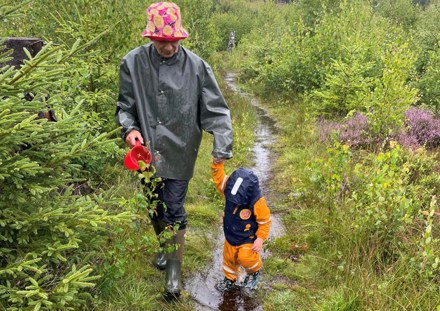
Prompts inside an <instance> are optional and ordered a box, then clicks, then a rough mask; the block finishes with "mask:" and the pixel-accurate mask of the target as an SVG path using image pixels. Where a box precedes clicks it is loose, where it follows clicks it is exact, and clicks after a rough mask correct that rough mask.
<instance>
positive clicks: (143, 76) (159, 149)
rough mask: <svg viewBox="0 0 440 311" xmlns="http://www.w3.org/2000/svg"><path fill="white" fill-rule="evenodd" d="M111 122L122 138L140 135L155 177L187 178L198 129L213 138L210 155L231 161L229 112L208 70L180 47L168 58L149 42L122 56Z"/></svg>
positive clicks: (191, 164)
mask: <svg viewBox="0 0 440 311" xmlns="http://www.w3.org/2000/svg"><path fill="white" fill-rule="evenodd" d="M116 122H117V123H118V124H119V125H121V126H122V136H123V138H124V139H125V137H126V135H127V134H128V133H129V132H130V131H132V130H135V129H136V130H138V131H140V132H141V133H142V135H143V137H144V140H145V144H146V145H147V146H148V147H149V148H150V150H151V151H152V154H153V162H152V164H153V165H155V167H156V170H157V176H160V177H164V178H171V179H180V180H189V179H190V178H191V177H192V176H193V172H194V165H195V161H196V158H197V153H198V149H199V146H200V142H201V139H202V130H204V131H206V132H208V133H211V134H212V135H213V136H214V144H213V151H212V156H213V157H216V158H224V159H228V158H231V157H232V138H233V133H232V125H231V118H230V113H229V108H228V106H227V104H226V102H225V100H224V98H223V95H222V94H221V91H220V89H219V87H218V84H217V82H216V80H215V77H214V74H213V72H212V69H211V68H210V67H209V65H208V64H207V63H206V62H205V61H203V60H202V59H201V58H200V57H198V56H197V55H195V54H194V53H192V52H191V51H189V50H187V49H185V48H183V47H182V46H179V50H178V52H177V53H176V54H175V55H174V56H173V57H171V58H168V59H166V58H162V57H161V56H160V55H159V54H158V53H157V51H156V49H155V48H154V45H153V44H151V43H149V44H147V45H144V46H141V47H138V48H136V49H134V50H132V51H131V52H129V53H128V54H127V55H126V56H125V57H124V58H123V60H122V63H121V68H120V77H119V97H118V103H117V109H116Z"/></svg>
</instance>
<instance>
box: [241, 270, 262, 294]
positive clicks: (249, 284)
mask: <svg viewBox="0 0 440 311" xmlns="http://www.w3.org/2000/svg"><path fill="white" fill-rule="evenodd" d="M259 280H260V270H258V271H257V272H254V273H252V274H248V275H246V277H245V279H244V282H243V286H244V287H245V288H249V289H255V288H257V284H258V281H259Z"/></svg>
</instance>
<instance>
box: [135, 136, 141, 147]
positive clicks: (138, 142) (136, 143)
mask: <svg viewBox="0 0 440 311" xmlns="http://www.w3.org/2000/svg"><path fill="white" fill-rule="evenodd" d="M134 145H135V146H142V144H141V141H140V140H139V139H137V138H136V141H135V143H134Z"/></svg>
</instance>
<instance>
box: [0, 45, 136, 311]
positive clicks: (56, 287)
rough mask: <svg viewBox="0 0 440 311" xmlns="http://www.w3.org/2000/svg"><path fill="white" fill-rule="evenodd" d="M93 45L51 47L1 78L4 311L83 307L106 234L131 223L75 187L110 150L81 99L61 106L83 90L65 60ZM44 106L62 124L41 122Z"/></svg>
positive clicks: (0, 275) (101, 195) (103, 194)
mask: <svg viewBox="0 0 440 311" xmlns="http://www.w3.org/2000/svg"><path fill="white" fill-rule="evenodd" d="M93 42H94V41H93V40H92V41H90V42H87V43H85V44H81V43H80V42H79V41H78V42H76V43H75V44H74V45H73V46H72V48H71V49H69V50H66V49H65V48H64V47H63V46H54V45H53V44H52V43H48V44H47V45H46V46H45V47H44V48H43V49H42V50H41V51H40V52H39V53H38V55H37V56H36V57H35V58H33V59H31V58H30V54H29V53H28V56H29V59H28V60H25V62H24V65H23V66H22V67H21V68H20V69H19V70H17V69H14V68H12V67H9V66H4V67H3V68H2V72H1V73H0V89H1V94H0V97H1V98H2V101H1V102H0V110H1V111H2V118H1V122H0V163H1V165H0V189H1V190H0V192H1V196H0V223H1V226H0V240H1V254H2V256H1V258H0V293H1V294H0V297H1V301H2V305H4V306H5V307H6V308H7V309H8V310H39V309H40V308H41V309H45V310H67V309H71V308H79V307H80V306H81V305H84V303H85V302H86V301H87V300H90V298H91V296H90V295H89V294H87V289H88V288H90V287H92V286H94V283H95V281H96V279H97V278H98V276H97V275H96V273H95V272H93V270H94V269H93V268H92V266H91V265H90V264H92V263H93V262H95V261H96V260H98V259H99V258H100V257H102V254H100V253H99V248H100V246H101V245H102V244H103V242H104V241H105V236H104V235H103V234H102V233H103V232H105V231H106V230H108V227H112V226H114V225H116V224H118V223H123V222H126V221H127V220H128V219H129V218H130V217H129V214H127V213H119V214H118V213H109V212H108V211H107V209H108V208H110V207H114V206H115V205H116V202H115V201H113V199H112V198H111V195H110V192H107V191H106V190H105V189H99V191H97V192H95V193H90V194H89V195H81V192H82V191H81V190H79V189H78V188H77V187H78V186H80V183H81V182H82V181H83V180H84V177H85V176H89V174H88V173H86V172H85V171H84V167H82V165H81V163H87V162H89V161H93V159H97V158H99V157H102V156H104V151H103V150H106V149H107V150H109V149H110V150H111V149H112V147H111V146H112V145H113V144H114V142H113V141H112V139H110V137H111V133H105V132H103V133H100V132H93V133H91V132H89V131H88V129H89V125H90V123H89V122H88V121H87V120H85V119H83V118H82V114H81V109H82V107H81V103H82V100H81V99H78V100H77V101H76V102H72V103H71V105H65V104H66V102H65V99H64V96H63V86H64V85H67V84H69V85H71V86H72V87H75V86H78V85H79V84H80V83H79V82H78V81H76V80H72V79H71V77H69V76H68V75H66V74H65V73H66V68H68V61H69V60H71V59H72V58H73V57H74V55H75V54H76V53H78V52H79V51H80V50H81V49H85V48H87V47H88V46H89V45H90V44H92V43H93ZM25 94H29V95H30V96H31V97H32V100H30V101H29V99H26V96H25ZM48 107H52V108H53V109H55V110H56V111H57V112H58V115H57V117H58V119H59V121H58V122H47V120H46V119H39V118H38V117H37V114H38V112H40V111H45V110H47V109H48ZM88 192H90V191H88Z"/></svg>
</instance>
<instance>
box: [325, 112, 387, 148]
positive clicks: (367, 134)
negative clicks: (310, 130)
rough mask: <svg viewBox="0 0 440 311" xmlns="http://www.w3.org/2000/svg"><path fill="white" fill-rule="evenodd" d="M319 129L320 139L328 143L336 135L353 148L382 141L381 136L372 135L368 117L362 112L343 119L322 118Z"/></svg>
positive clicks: (367, 146)
mask: <svg viewBox="0 0 440 311" xmlns="http://www.w3.org/2000/svg"><path fill="white" fill-rule="evenodd" d="M317 130H318V134H319V138H320V140H321V141H322V142H324V143H326V144H329V143H330V142H331V140H332V139H333V138H335V137H336V138H337V140H338V141H340V142H341V143H343V144H346V145H348V146H350V147H351V148H369V147H372V146H374V145H377V144H378V143H379V142H380V137H374V136H372V132H371V127H370V126H369V124H368V118H367V117H366V116H364V115H363V114H362V113H355V114H354V115H353V116H352V117H350V118H346V119H344V120H343V121H332V120H327V119H324V118H320V119H319V120H318V122H317Z"/></svg>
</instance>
